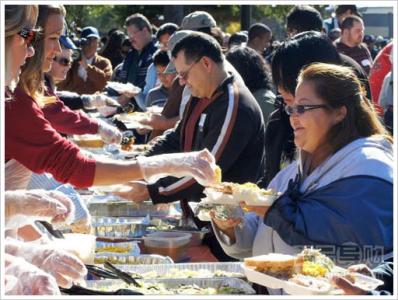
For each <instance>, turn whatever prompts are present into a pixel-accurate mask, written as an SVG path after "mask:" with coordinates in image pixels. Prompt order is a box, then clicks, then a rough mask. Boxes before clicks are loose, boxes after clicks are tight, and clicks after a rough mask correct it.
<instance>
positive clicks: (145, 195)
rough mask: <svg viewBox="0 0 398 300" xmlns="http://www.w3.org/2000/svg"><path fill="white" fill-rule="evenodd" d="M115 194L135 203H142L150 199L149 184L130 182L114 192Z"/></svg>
mask: <svg viewBox="0 0 398 300" xmlns="http://www.w3.org/2000/svg"><path fill="white" fill-rule="evenodd" d="M113 194H115V195H116V196H119V197H121V198H124V199H127V200H130V201H133V202H135V203H140V202H142V201H145V200H148V199H149V191H148V188H147V184H146V183H145V182H142V181H132V182H128V183H126V184H124V185H123V186H122V187H121V188H120V189H119V190H116V191H114V192H113Z"/></svg>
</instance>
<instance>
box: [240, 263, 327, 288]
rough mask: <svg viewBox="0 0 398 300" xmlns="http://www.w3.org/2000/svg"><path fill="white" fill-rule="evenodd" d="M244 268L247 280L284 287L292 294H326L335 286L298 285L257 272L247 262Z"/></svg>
mask: <svg viewBox="0 0 398 300" xmlns="http://www.w3.org/2000/svg"><path fill="white" fill-rule="evenodd" d="M242 268H243V270H244V271H245V275H246V277H247V280H249V281H251V282H254V283H257V284H259V285H262V286H265V287H269V288H272V289H284V290H285V292H286V293H288V294H290V295H325V294H329V293H330V292H331V291H332V290H333V287H332V285H330V284H325V288H324V289H313V288H310V287H306V286H302V285H298V284H296V283H294V282H291V281H288V280H282V279H279V278H277V277H274V276H271V275H267V274H265V273H261V272H257V271H255V270H254V269H252V268H250V267H247V266H245V264H242Z"/></svg>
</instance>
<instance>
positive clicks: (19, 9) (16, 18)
mask: <svg viewBox="0 0 398 300" xmlns="http://www.w3.org/2000/svg"><path fill="white" fill-rule="evenodd" d="M38 11H39V9H38V6H37V5H6V6H5V20H4V36H5V56H6V57H5V76H6V79H7V80H6V82H9V81H10V80H11V79H10V78H9V77H10V74H9V70H8V67H9V61H11V59H12V58H11V57H12V51H13V49H12V48H11V40H12V39H13V37H14V35H15V34H17V33H18V32H20V31H21V30H22V29H23V28H29V29H30V28H34V27H35V25H36V20H37V14H38ZM12 85H13V86H12V87H10V88H11V89H13V87H14V85H15V83H12Z"/></svg>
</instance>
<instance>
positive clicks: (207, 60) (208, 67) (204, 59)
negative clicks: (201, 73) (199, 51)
mask: <svg viewBox="0 0 398 300" xmlns="http://www.w3.org/2000/svg"><path fill="white" fill-rule="evenodd" d="M201 63H202V65H203V67H204V68H205V69H206V71H207V72H209V73H210V71H211V70H212V67H213V64H214V63H213V61H212V60H211V59H210V58H208V57H207V56H203V57H202V59H201Z"/></svg>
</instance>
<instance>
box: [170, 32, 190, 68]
mask: <svg viewBox="0 0 398 300" xmlns="http://www.w3.org/2000/svg"><path fill="white" fill-rule="evenodd" d="M191 33H194V31H192V30H180V31H176V32H174V33H173V35H172V36H171V37H170V39H169V41H168V43H167V54H168V55H169V58H170V62H169V64H168V65H167V67H166V69H165V70H164V72H163V74H173V73H176V72H177V70H176V67H175V65H174V61H173V58H172V57H171V52H172V51H173V49H174V47H175V45H176V44H177V43H178V42H179V41H181V40H182V39H183V38H184V37H186V36H188V35H190V34H191Z"/></svg>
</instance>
